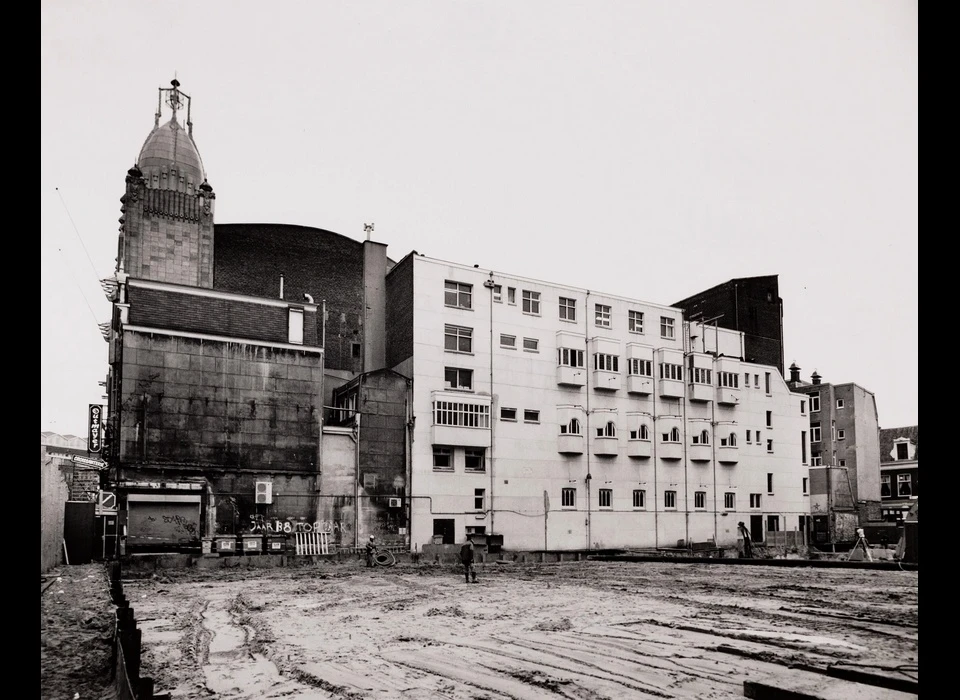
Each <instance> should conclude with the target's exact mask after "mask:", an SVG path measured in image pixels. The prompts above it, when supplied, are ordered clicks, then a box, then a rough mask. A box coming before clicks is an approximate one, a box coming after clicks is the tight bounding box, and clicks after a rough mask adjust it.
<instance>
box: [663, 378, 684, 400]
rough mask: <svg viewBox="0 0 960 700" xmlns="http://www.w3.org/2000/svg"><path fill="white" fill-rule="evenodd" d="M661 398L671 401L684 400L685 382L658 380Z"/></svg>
mask: <svg viewBox="0 0 960 700" xmlns="http://www.w3.org/2000/svg"><path fill="white" fill-rule="evenodd" d="M657 381H658V382H660V396H662V397H664V398H671V399H682V398H683V381H682V380H680V379H658V380H657Z"/></svg>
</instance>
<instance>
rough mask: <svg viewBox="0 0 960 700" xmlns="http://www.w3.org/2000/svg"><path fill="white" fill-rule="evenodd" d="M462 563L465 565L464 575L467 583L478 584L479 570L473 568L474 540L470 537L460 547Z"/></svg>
mask: <svg viewBox="0 0 960 700" xmlns="http://www.w3.org/2000/svg"><path fill="white" fill-rule="evenodd" d="M460 563H461V564H463V575H464V577H465V578H466V580H467V583H476V582H477V570H476V569H474V568H473V540H471V539H470V538H469V537H468V538H467V541H466V542H464V543H463V545H462V546H461V547H460Z"/></svg>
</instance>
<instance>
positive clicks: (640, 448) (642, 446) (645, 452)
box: [627, 440, 653, 459]
mask: <svg viewBox="0 0 960 700" xmlns="http://www.w3.org/2000/svg"><path fill="white" fill-rule="evenodd" d="M652 454H653V443H652V442H651V441H650V440H630V441H629V442H627V456H628V457H637V458H640V459H646V458H648V457H650V455H652Z"/></svg>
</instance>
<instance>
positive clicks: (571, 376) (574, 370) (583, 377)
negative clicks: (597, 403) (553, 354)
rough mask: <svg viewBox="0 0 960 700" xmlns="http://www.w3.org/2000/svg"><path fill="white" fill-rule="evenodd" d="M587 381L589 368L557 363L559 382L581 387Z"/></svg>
mask: <svg viewBox="0 0 960 700" xmlns="http://www.w3.org/2000/svg"><path fill="white" fill-rule="evenodd" d="M586 383H587V370H586V369H584V368H583V367H570V366H569V365H557V384H561V385H563V386H576V387H580V386H585V385H586Z"/></svg>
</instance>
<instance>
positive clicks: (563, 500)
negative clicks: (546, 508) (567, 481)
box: [560, 486, 577, 509]
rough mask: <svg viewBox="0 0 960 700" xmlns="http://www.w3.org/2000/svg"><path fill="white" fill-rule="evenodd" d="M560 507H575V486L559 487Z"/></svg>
mask: <svg viewBox="0 0 960 700" xmlns="http://www.w3.org/2000/svg"><path fill="white" fill-rule="evenodd" d="M560 507H561V508H572V509H576V507H577V490H576V489H575V488H572V487H569V486H564V487H563V488H562V489H560Z"/></svg>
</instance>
